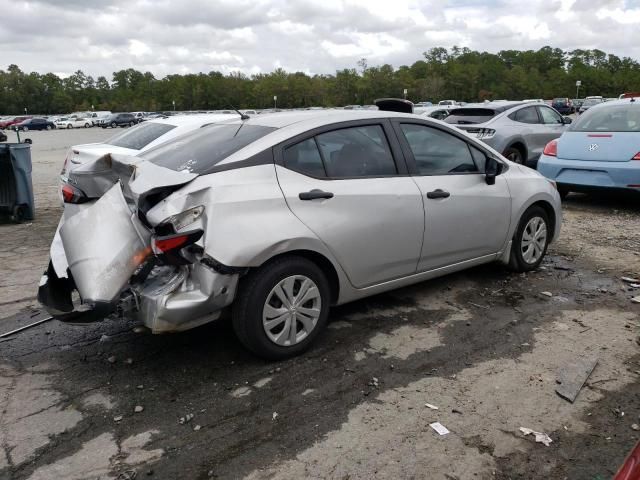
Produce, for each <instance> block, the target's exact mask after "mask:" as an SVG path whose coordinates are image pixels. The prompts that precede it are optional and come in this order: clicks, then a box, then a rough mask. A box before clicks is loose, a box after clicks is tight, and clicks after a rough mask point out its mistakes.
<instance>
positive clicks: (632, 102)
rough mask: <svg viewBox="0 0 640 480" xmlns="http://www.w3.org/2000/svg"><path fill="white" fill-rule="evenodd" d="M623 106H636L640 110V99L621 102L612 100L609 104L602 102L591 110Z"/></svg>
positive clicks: (627, 99)
mask: <svg viewBox="0 0 640 480" xmlns="http://www.w3.org/2000/svg"><path fill="white" fill-rule="evenodd" d="M621 105H636V108H640V101H638V99H636V98H623V99H620V100H610V101H608V102H600V103H598V104H596V105H594V106H593V107H591V108H590V110H591V109H595V108H598V109H602V108H607V107H614V106H621Z"/></svg>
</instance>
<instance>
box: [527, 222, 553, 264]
mask: <svg viewBox="0 0 640 480" xmlns="http://www.w3.org/2000/svg"><path fill="white" fill-rule="evenodd" d="M546 246H547V224H546V222H545V221H544V219H543V218H541V217H533V218H532V219H531V220H529V222H528V223H527V226H526V227H524V232H523V233H522V243H521V245H520V249H521V251H522V258H523V259H524V261H525V262H527V263H528V264H530V265H532V264H534V263H536V262H537V261H538V260H540V257H542V254H543V253H544V249H545V247H546Z"/></svg>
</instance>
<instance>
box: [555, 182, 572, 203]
mask: <svg viewBox="0 0 640 480" xmlns="http://www.w3.org/2000/svg"><path fill="white" fill-rule="evenodd" d="M558 193H559V194H560V199H561V200H564V199H565V198H567V195H569V194H570V193H571V190H569V189H568V188H567V187H565V186H563V185H558Z"/></svg>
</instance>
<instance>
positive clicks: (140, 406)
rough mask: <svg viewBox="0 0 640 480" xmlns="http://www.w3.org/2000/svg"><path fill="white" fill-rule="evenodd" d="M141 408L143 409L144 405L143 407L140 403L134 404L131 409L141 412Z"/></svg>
mask: <svg viewBox="0 0 640 480" xmlns="http://www.w3.org/2000/svg"><path fill="white" fill-rule="evenodd" d="M143 410H144V407H143V406H142V405H136V406H135V407H134V409H133V411H134V412H135V413H140V412H142V411H143Z"/></svg>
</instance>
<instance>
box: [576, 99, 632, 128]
mask: <svg viewBox="0 0 640 480" xmlns="http://www.w3.org/2000/svg"><path fill="white" fill-rule="evenodd" d="M570 130H571V131H573V132H640V105H635V104H629V105H611V106H608V105H607V106H605V105H603V106H602V107H598V108H593V109H589V110H587V111H586V112H585V113H583V114H582V115H580V116H579V117H578V119H577V120H576V121H575V122H574V123H573V124H571V127H570Z"/></svg>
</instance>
